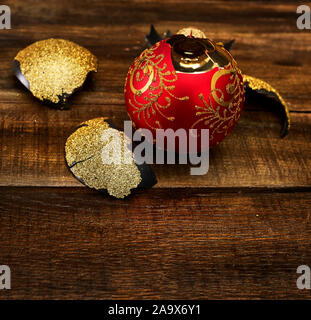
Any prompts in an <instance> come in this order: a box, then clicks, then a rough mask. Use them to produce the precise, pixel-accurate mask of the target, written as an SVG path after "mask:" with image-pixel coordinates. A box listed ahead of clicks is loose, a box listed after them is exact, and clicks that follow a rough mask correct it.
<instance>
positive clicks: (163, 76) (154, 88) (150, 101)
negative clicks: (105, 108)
mask: <svg viewBox="0 0 311 320" xmlns="http://www.w3.org/2000/svg"><path fill="white" fill-rule="evenodd" d="M159 45H160V42H159V43H157V44H156V45H155V46H153V47H152V48H151V49H146V50H144V51H143V52H142V54H141V55H140V56H139V57H138V58H137V59H136V60H135V62H134V64H133V66H132V67H131V68H130V70H129V77H128V78H129V81H130V83H129V85H130V88H131V91H132V92H133V94H134V98H133V101H132V100H131V99H129V104H130V105H131V106H132V107H133V108H134V111H133V113H134V114H137V117H138V120H141V117H142V118H143V119H144V121H145V123H146V124H147V125H148V126H149V127H150V128H151V129H161V128H162V125H161V123H160V121H159V120H157V121H155V123H156V125H157V127H154V126H152V125H151V124H150V123H149V120H150V119H151V117H152V116H155V115H156V114H157V113H158V114H160V115H161V116H162V117H163V118H165V119H166V120H169V121H174V120H175V117H168V116H166V115H165V114H164V113H163V110H166V109H168V108H169V107H170V106H171V99H172V98H174V99H177V100H180V101H183V100H188V99H189V97H188V96H184V97H176V96H175V95H174V94H173V93H172V92H171V91H173V90H174V89H175V85H173V83H174V82H175V81H176V80H177V74H176V72H175V71H169V70H167V64H166V63H163V60H164V54H158V55H156V54H155V53H154V51H155V50H156V49H157V48H158V47H159ZM146 77H147V78H148V80H147V82H146V84H145V85H144V86H143V87H142V88H141V89H137V88H136V87H135V85H134V79H135V80H136V82H141V81H143V80H145V79H146ZM147 90H148V92H147V93H146V91H147ZM163 92H166V93H167V94H168V96H166V97H165V101H166V104H163V103H162V104H161V103H160V102H159V98H160V97H161V96H162V94H163ZM143 94H145V95H144V97H143V99H144V100H145V101H146V102H145V103H143V102H139V101H138V100H137V97H141V96H142V95H143Z"/></svg>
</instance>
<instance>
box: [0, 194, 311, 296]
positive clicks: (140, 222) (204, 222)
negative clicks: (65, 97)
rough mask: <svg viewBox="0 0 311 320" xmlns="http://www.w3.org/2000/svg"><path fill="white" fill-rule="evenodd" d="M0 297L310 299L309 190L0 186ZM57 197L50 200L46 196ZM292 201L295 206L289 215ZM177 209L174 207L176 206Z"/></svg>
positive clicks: (310, 228)
mask: <svg viewBox="0 0 311 320" xmlns="http://www.w3.org/2000/svg"><path fill="white" fill-rule="evenodd" d="M0 196H1V199H2V200H1V204H0V211H1V219H0V237H1V251H0V261H1V262H2V263H6V264H8V265H10V266H12V274H13V278H12V288H13V289H12V290H11V291H9V292H8V291H5V292H4V291H2V292H0V298H4V297H7V298H29V297H31V298H55V299H59V298H102V299H104V298H114V299H117V298H118V299H133V298H155V299H157V298H162V299H167V298H180V299H193V298H194V299H207V298H209V299H212V298H214V299H218V298H273V299H274V298H310V297H311V296H310V292H308V291H306V290H305V291H300V290H298V289H297V287H296V278H297V274H296V268H297V266H298V265H300V264H310V263H311V253H310V250H309V249H310V245H311V225H310V214H311V199H310V197H309V193H305V192H296V193H282V192H277V191H276V192H273V193H270V192H262V193H259V194H258V193H256V192H248V191H234V190H233V191H229V192H226V191H224V192H223V193H222V194H221V196H220V195H219V193H215V192H205V190H204V189H193V190H191V191H189V190H188V189H180V190H175V191H172V190H169V189H161V190H159V189H157V190H148V191H147V192H146V193H144V192H138V193H136V194H135V196H132V197H130V198H129V199H127V200H125V201H124V200H115V199H112V198H108V197H103V196H102V195H100V194H98V193H93V192H90V191H88V190H86V189H77V188H66V189H65V188H41V189H33V188H9V189H6V188H0ZM51 203H53V205H51ZM292 207H295V208H296V210H295V213H294V214H293V210H292ZM176 208H177V209H176Z"/></svg>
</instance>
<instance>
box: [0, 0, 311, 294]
mask: <svg viewBox="0 0 311 320" xmlns="http://www.w3.org/2000/svg"><path fill="white" fill-rule="evenodd" d="M6 4H7V5H9V6H10V7H11V10H12V29H11V30H0V66H1V72H0V265H1V264H8V265H9V266H10V267H11V270H12V290H11V291H3V290H1V291H0V299H12V298H19V299H24V298H28V299H42V298H48V299H60V298H63V299H90V298H94V299H114V298H116V299H117V298H118V299H135V298H143V299H146V298H154V299H157V298H163V299H165V298H167V299H178V298H180V299H196V298H198V299H213V298H215V299H227V298H239V299H246V298H253V299H260V298H266V299H267V298H269V299H275V298H285V299H294V298H303V299H310V298H311V296H310V291H306V290H305V291H300V290H298V289H297V287H296V279H297V274H296V269H297V267H298V266H299V265H301V264H308V265H309V266H311V253H310V245H311V243H310V242H311V240H310V239H311V228H310V214H311V200H310V199H311V196H310V195H311V170H310V167H311V103H310V95H311V86H310V76H311V64H310V53H311V37H310V31H299V30H298V29H297V27H296V19H297V15H296V8H297V5H298V4H297V2H295V1H269V2H261V1H260V2H257V1H212V2H208V1H188V0H187V1H186V0H182V1H176V0H161V1H144V0H136V1H97V0H91V1H74V0H69V1H57V0H50V1H48V2H44V1H35V0H30V1H27V2H25V1H22V0H14V1H13V0H12V1H6ZM304 4H308V5H310V6H311V3H304ZM150 23H153V24H154V25H155V26H156V27H157V28H158V29H159V31H160V32H164V31H166V30H167V29H170V30H171V31H172V32H175V31H177V30H178V29H180V28H181V27H185V26H189V25H192V26H196V27H199V28H201V29H203V30H204V31H205V32H206V34H207V35H208V36H209V37H210V38H213V39H215V40H220V41H228V40H231V39H235V40H236V43H235V44H234V47H233V49H232V54H233V55H234V57H235V58H236V59H237V61H238V63H239V65H240V67H241V68H242V71H243V72H244V73H245V74H249V75H253V76H256V77H259V78H261V79H263V80H266V81H268V82H269V83H270V84H272V85H273V86H275V87H276V88H277V89H278V90H279V92H280V93H281V94H282V96H283V97H284V98H285V99H286V100H287V101H288V102H289V108H290V110H291V117H292V128H291V131H290V134H289V136H287V137H286V138H285V139H280V138H279V134H280V129H281V125H280V120H279V116H278V115H277V113H276V110H274V108H273V105H272V104H271V103H268V102H264V103H263V102H262V101H250V102H249V103H247V105H246V106H245V110H244V111H243V113H242V117H241V120H240V121H239V123H238V125H237V127H236V128H235V130H234V131H233V133H232V134H231V135H230V136H229V137H228V138H227V139H226V140H225V141H224V142H223V143H222V144H220V145H219V146H218V147H216V148H214V149H213V150H212V151H211V154H210V169H209V172H208V174H207V175H205V176H203V177H195V176H190V175H189V167H188V166H167V165H164V166H154V170H155V173H156V175H157V178H158V181H159V183H158V185H157V186H156V187H155V188H153V189H151V190H148V191H138V192H136V193H135V194H133V195H132V196H131V197H129V198H127V199H125V200H116V199H112V198H110V197H109V196H107V195H106V194H101V193H98V192H93V191H92V190H88V189H86V188H84V187H83V186H82V185H81V184H79V183H78V182H77V181H76V180H75V179H74V178H73V177H72V176H71V174H70V173H69V171H68V169H67V167H66V165H65V162H64V154H63V152H64V143H65V141H66V138H67V137H68V136H69V135H70V133H71V132H72V131H73V130H74V128H75V127H76V126H77V125H78V124H79V123H81V122H82V121H85V120H88V119H91V118H95V117H99V116H109V117H111V118H112V120H113V121H114V122H115V123H116V124H117V125H118V126H122V123H123V120H125V119H127V115H126V110H125V106H124V97H123V83H124V79H125V76H126V73H127V70H128V67H129V65H130V64H131V63H132V61H133V60H134V58H135V57H136V56H137V55H139V53H140V52H141V51H142V50H143V48H144V46H145V43H144V35H145V34H146V33H147V32H148V29H149V25H150ZM50 37H61V38H65V39H69V40H73V41H75V42H77V43H79V44H80V45H83V46H85V47H87V48H88V49H90V50H91V51H92V52H93V53H94V54H95V55H96V56H97V57H98V58H99V61H100V65H99V67H100V68H99V72H98V73H97V74H94V75H93V76H92V77H90V78H89V79H88V81H87V83H86V85H85V87H84V88H83V90H81V91H80V92H78V93H77V94H75V95H74V97H73V98H72V99H71V100H70V103H69V107H70V110H65V111H59V110H53V109H50V108H48V107H46V106H42V105H41V104H40V103H39V102H38V101H37V100H35V99H34V98H32V96H31V95H30V94H29V93H28V92H27V91H26V90H25V89H24V88H23V87H22V85H20V84H19V83H18V81H17V80H16V79H15V78H14V76H13V75H12V70H11V63H12V60H13V58H14V57H15V55H16V54H17V52H18V51H19V50H20V49H22V48H24V47H25V46H27V45H29V44H30V43H32V42H34V41H37V40H41V39H45V38H50Z"/></svg>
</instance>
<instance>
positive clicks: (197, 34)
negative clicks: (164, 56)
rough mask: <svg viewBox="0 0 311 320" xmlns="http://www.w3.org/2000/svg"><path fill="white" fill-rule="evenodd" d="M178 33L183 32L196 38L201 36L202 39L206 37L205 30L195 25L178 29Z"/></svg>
mask: <svg viewBox="0 0 311 320" xmlns="http://www.w3.org/2000/svg"><path fill="white" fill-rule="evenodd" d="M177 34H183V35H184V36H186V37H194V38H201V39H205V38H206V35H205V33H204V32H203V31H201V30H200V29H198V28H194V27H188V28H183V29H180V30H178V32H177Z"/></svg>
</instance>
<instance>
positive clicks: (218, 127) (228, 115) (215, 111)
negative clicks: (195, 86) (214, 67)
mask: <svg viewBox="0 0 311 320" xmlns="http://www.w3.org/2000/svg"><path fill="white" fill-rule="evenodd" d="M228 74H231V76H230V78H229V79H230V81H231V82H229V83H228V84H227V86H226V92H227V94H229V95H231V96H232V98H231V99H230V100H227V101H225V99H224V96H225V95H224V93H223V91H222V90H221V89H218V88H216V84H217V81H218V79H220V78H221V77H223V76H226V75H228ZM239 76H241V74H240V71H239V69H238V68H237V67H236V65H235V64H233V65H231V68H230V69H221V70H218V71H216V72H215V73H214V75H213V77H212V81H211V91H210V94H209V97H208V102H207V101H206V99H205V97H204V94H203V93H200V94H199V96H198V97H199V99H200V100H202V102H203V106H198V105H196V106H195V109H196V110H197V112H196V116H198V117H200V119H198V120H197V121H196V122H195V123H194V124H193V125H192V126H191V129H194V128H195V127H196V126H197V125H198V124H199V123H201V122H203V123H204V125H205V126H207V127H209V129H210V140H211V141H212V140H213V139H214V135H215V134H219V133H221V134H224V135H225V136H226V135H227V134H228V131H229V129H230V128H231V127H232V126H233V125H234V123H236V121H238V119H239V117H240V111H241V103H242V101H243V97H244V86H243V84H242V82H241V80H240V77H239ZM212 99H214V101H215V102H216V103H217V104H218V106H217V107H216V108H213V103H212ZM198 135H199V134H198Z"/></svg>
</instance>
